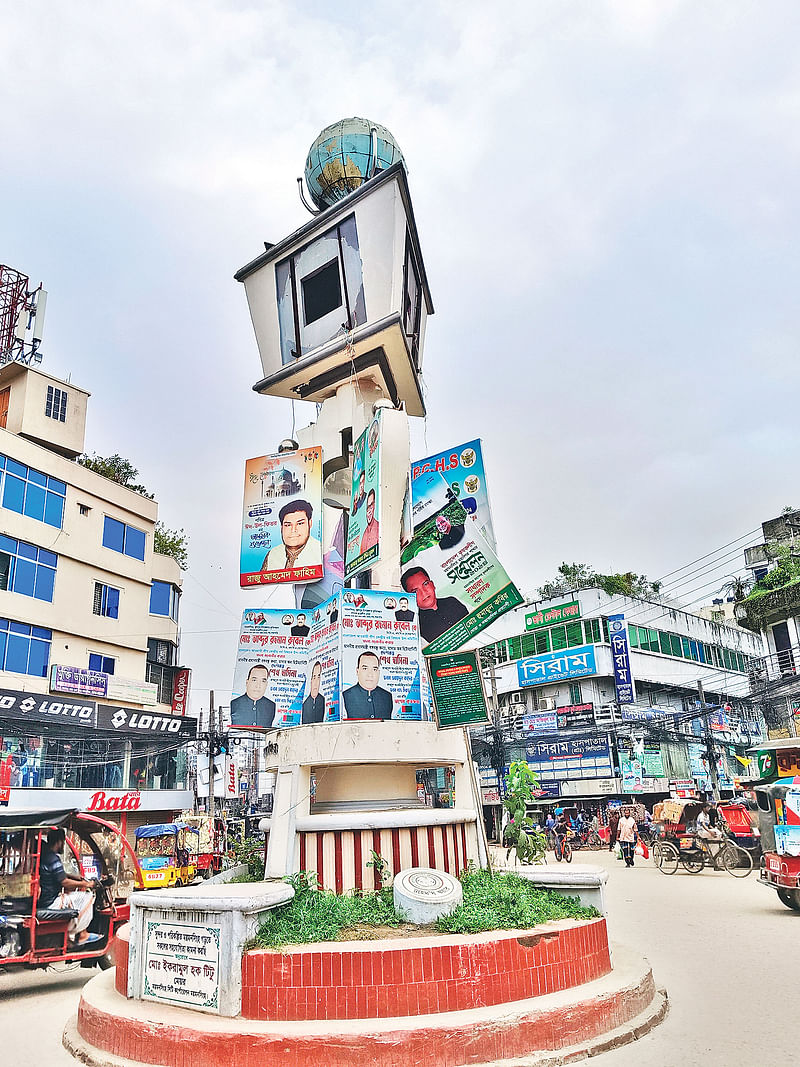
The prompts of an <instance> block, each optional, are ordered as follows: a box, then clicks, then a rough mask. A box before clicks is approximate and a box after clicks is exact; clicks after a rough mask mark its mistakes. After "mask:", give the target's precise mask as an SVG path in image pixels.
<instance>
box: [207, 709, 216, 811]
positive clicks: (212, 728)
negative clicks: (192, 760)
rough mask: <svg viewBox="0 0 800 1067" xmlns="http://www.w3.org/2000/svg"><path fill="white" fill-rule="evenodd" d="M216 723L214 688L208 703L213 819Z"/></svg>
mask: <svg viewBox="0 0 800 1067" xmlns="http://www.w3.org/2000/svg"><path fill="white" fill-rule="evenodd" d="M216 739H217V731H216V723H215V722H214V690H213V689H212V690H211V691H210V694H209V705H208V814H209V815H210V816H211V818H212V826H213V825H214V824H213V819H214V818H215V816H216V812H215V810H214V749H215V748H216Z"/></svg>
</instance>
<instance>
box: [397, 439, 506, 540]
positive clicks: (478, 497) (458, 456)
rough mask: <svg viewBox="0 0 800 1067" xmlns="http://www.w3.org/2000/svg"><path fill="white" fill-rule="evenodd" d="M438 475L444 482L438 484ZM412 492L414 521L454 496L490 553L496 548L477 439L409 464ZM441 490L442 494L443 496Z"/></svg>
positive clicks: (421, 520) (423, 517) (427, 514)
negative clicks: (485, 542)
mask: <svg viewBox="0 0 800 1067" xmlns="http://www.w3.org/2000/svg"><path fill="white" fill-rule="evenodd" d="M442 478H443V479H444V482H445V483H446V484H445V485H444V486H443V485H442ZM411 485H412V488H413V494H414V524H415V525H417V526H418V525H419V524H420V523H421V522H423V521H424V520H425V519H426V518H430V517H431V515H432V514H434V513H435V512H436V511H437V510H438V509H439V507H441V506H442V505H443V503H445V502H446V501H447V499H456V500H458V501H459V503H460V504H461V506H462V507H463V508H464V510H465V511H466V513H467V515H468V516H469V518H470V521H471V522H473V523H474V524H475V525H476V526H477V528H478V530H479V531H480V533H481V534H482V535H483V537H484V538H485V539H486V541H487V542H488V544H489V546H490V547H491V549H492V551H493V552H496V551H497V543H496V541H495V537H494V527H493V525H492V511H491V507H490V505H489V491H488V488H487V485H486V471H485V469H484V465H483V449H482V447H481V442H480V440H479V439H476V440H475V441H467V442H466V444H463V445H458V446H457V447H455V448H450V449H448V450H447V451H446V452H437V453H436V455H434V456H427V457H426V458H425V459H419V460H417V461H416V462H415V463H412V464H411ZM442 492H444V493H445V497H444V499H443V498H442Z"/></svg>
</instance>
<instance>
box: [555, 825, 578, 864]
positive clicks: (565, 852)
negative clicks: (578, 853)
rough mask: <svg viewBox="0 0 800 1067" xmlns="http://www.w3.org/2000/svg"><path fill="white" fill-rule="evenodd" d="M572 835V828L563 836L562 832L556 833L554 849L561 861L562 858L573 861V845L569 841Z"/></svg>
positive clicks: (569, 861)
mask: <svg viewBox="0 0 800 1067" xmlns="http://www.w3.org/2000/svg"><path fill="white" fill-rule="evenodd" d="M572 836H573V835H572V831H571V830H568V831H567V833H566V834H565V835H564V836H563V837H562V836H561V835H560V834H556V835H555V838H556V840H555V847H554V849H553V851H554V853H555V857H556V859H557V860H558V862H559V863H560V862H561V861H562V860H564V862H565V863H571V862H572V846H571V845H570V843H569V839H570V837H572Z"/></svg>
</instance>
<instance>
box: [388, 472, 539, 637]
mask: <svg viewBox="0 0 800 1067" xmlns="http://www.w3.org/2000/svg"><path fill="white" fill-rule="evenodd" d="M412 494H413V495H412V510H413V513H414V536H413V538H412V539H411V542H410V543H409V544H408V545H406V547H405V548H404V549H403V550H402V552H401V555H400V564H401V583H402V586H403V589H404V590H405V591H406V592H407V593H408V594H413V595H415V596H416V598H417V607H418V611H419V632H420V637H421V640H422V646H423V649H424V651H425V654H426V655H432V654H433V653H438V652H452V651H455V650H456V649H458V648H461V647H462V645H464V644H465V643H466V642H467V641H468V640H469V639H470V638H472V637H474V636H475V635H476V634H478V633H480V632H481V630H483V629H485V628H486V627H487V626H489V625H490V624H491V623H492V622H494V620H495V619H497V618H499V617H500V616H501V615H503V614H505V612H507V611H509V610H510V609H511V608H513V607H516V605H517V604H521V603H522V596H521V595H520V592H519V590H518V589H517V587H516V586H515V585H514V583H513V582H512V581H511V579H510V578H509V576H508V574H507V573H506V571H505V569H504V568H503V566H502V564H501V563H500V561H499V560H498V558H497V556H496V555H495V553H494V551H493V550H492V548H491V546H490V545H489V543H488V542H487V541H486V539H485V538H484V537H483V536H482V534H481V532H480V530H479V529H478V527H477V524H476V523H473V522H472V521H471V519H470V517H469V515H468V514H467V511H466V510H465V508H464V506H463V504H462V503H461V501H460V499H459V498H458V496H457V495H456V494H455V493H454V492H453V490H452V487H451V485H450V484H449V483H448V481H447V478H446V476H445V473H442V472H437V471H430V472H428V473H427V474H426V475H424V476H423V475H420V476H418V477H417V478H416V479H414V480H412Z"/></svg>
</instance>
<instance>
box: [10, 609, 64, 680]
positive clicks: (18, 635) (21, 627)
mask: <svg viewBox="0 0 800 1067" xmlns="http://www.w3.org/2000/svg"><path fill="white" fill-rule="evenodd" d="M52 640H53V633H52V631H51V630H45V629H44V628H43V627H42V626H27V625H26V624H25V623H24V622H11V621H10V620H9V619H0V670H4V671H13V672H14V673H15V674H32V675H34V676H35V677H36V678H46V677H47V668H48V666H49V664H50V642H51V641H52Z"/></svg>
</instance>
